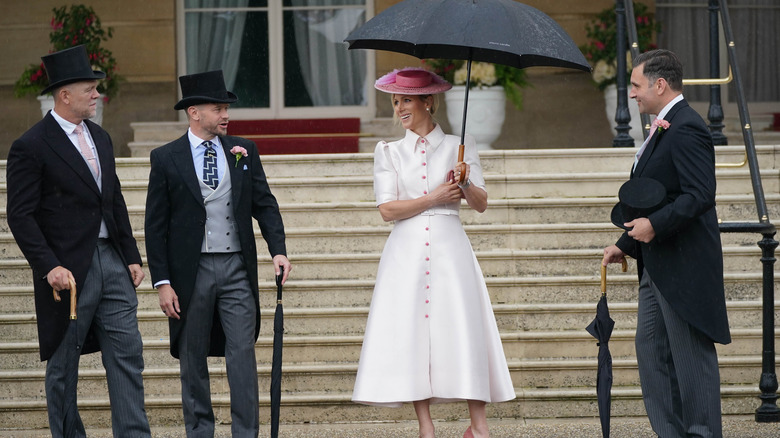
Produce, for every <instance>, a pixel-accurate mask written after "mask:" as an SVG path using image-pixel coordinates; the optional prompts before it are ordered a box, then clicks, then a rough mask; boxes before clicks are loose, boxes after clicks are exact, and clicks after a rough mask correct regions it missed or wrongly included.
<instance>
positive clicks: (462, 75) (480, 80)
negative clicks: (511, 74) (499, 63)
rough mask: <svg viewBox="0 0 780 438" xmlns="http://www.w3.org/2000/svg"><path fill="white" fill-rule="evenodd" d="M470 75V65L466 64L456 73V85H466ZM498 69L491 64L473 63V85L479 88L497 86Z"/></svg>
mask: <svg viewBox="0 0 780 438" xmlns="http://www.w3.org/2000/svg"><path fill="white" fill-rule="evenodd" d="M467 73H468V63H464V64H463V66H462V67H461V68H459V69H458V70H457V71H455V77H454V79H453V81H454V82H455V85H465V84H466V76H467ZM497 80H498V78H496V67H495V66H494V65H493V64H491V63H489V62H473V63H472V64H471V83H472V84H474V85H476V86H478V87H489V86H491V85H495V83H496V81H497Z"/></svg>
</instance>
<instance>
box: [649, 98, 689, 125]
mask: <svg viewBox="0 0 780 438" xmlns="http://www.w3.org/2000/svg"><path fill="white" fill-rule="evenodd" d="M683 99H684V98H683V95H682V93H680V94H678V95H677V97H675V98H674V99H672V100H671V101H670V102H669V103H667V104H666V106H665V107H664V108H663V109H662V110H661V111H659V112H658V115H657V116H656V118H657V119H659V120H663V119H664V117H666V113H668V112H669V110H670V109H672V107H673V106H675V105H676V104H677V102H679V101H681V100H683Z"/></svg>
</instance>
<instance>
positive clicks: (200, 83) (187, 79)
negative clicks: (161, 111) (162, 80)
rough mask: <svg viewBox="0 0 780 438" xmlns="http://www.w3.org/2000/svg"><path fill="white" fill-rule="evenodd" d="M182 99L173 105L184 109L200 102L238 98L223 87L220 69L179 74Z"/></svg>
mask: <svg viewBox="0 0 780 438" xmlns="http://www.w3.org/2000/svg"><path fill="white" fill-rule="evenodd" d="M179 84H180V85H181V95H182V99H181V100H180V101H179V102H178V103H177V104H176V105H175V106H174V107H173V109H175V110H180V109H185V108H188V107H191V106H193V105H200V104H202V103H233V102H235V101H237V100H238V97H236V95H235V94H233V93H231V92H230V91H228V90H226V89H225V78H224V77H223V76H222V70H214V71H207V72H204V73H195V74H192V75H185V76H179Z"/></svg>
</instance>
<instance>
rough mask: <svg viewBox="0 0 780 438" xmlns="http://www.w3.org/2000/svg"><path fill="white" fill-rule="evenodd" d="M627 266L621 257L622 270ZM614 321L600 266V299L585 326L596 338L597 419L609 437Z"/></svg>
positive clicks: (603, 267) (603, 270)
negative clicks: (594, 312)
mask: <svg viewBox="0 0 780 438" xmlns="http://www.w3.org/2000/svg"><path fill="white" fill-rule="evenodd" d="M627 268H628V266H627V265H626V260H625V259H623V272H626V269H627ZM614 327H615V321H613V320H612V318H610V316H609V308H608V307H607V267H606V266H603V265H602V266H601V299H600V300H599V303H598V304H597V305H596V318H595V319H594V320H593V321H591V323H590V325H588V327H586V328H585V330H587V331H588V333H590V334H591V335H592V336H593V337H594V338H596V340H598V341H599V342H598V346H599V360H598V371H597V374H596V395H597V397H598V405H599V419H600V420H601V434H602V436H603V437H604V438H609V417H610V405H611V404H612V394H611V393H610V392H611V390H612V354H610V352H609V337H610V336H612V329H613V328H614Z"/></svg>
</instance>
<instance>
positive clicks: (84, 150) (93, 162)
mask: <svg viewBox="0 0 780 438" xmlns="http://www.w3.org/2000/svg"><path fill="white" fill-rule="evenodd" d="M73 132H75V133H76V137H77V138H78V139H79V149H81V155H83V156H84V158H85V159H86V160H87V163H89V166H90V167H91V168H92V176H94V177H95V179H97V177H98V175H99V174H100V168H99V167H98V163H97V158H95V155H93V154H92V148H91V147H89V145H88V144H87V138H86V137H84V128H83V127H82V126H81V125H76V129H74V130H73Z"/></svg>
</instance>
